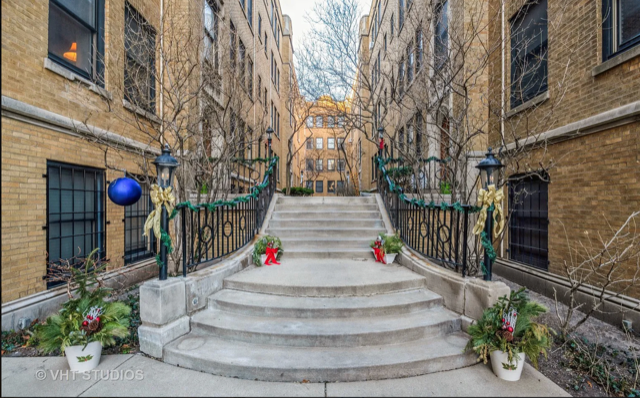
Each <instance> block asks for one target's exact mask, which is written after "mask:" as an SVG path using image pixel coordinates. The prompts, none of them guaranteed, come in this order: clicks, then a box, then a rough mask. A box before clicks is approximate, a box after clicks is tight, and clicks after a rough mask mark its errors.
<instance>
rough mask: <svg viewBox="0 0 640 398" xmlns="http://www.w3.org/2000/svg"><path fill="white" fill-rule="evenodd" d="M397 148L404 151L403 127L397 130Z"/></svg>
mask: <svg viewBox="0 0 640 398" xmlns="http://www.w3.org/2000/svg"><path fill="white" fill-rule="evenodd" d="M398 149H399V150H400V151H404V127H401V128H400V130H399V131H398Z"/></svg>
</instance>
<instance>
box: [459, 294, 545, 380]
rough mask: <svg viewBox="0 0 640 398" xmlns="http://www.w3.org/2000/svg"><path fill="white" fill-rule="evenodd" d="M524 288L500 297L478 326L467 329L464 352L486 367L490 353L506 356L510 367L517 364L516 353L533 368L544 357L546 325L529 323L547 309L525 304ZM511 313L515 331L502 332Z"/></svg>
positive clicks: (530, 302)
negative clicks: (539, 358) (476, 356)
mask: <svg viewBox="0 0 640 398" xmlns="http://www.w3.org/2000/svg"><path fill="white" fill-rule="evenodd" d="M524 290H525V288H521V289H520V290H518V291H515V292H511V294H510V297H509V298H507V296H504V297H500V298H499V299H498V302H497V303H496V304H495V305H494V306H493V307H491V308H488V309H486V310H485V311H484V313H483V314H482V318H481V319H480V320H479V321H478V323H474V324H472V325H470V326H469V330H468V333H469V335H470V336H471V340H470V341H469V343H468V344H467V347H466V350H473V351H475V352H476V353H477V354H478V360H481V359H482V360H483V361H484V363H485V364H486V363H487V357H488V355H490V354H491V352H493V351H496V350H500V351H503V352H506V353H507V354H508V357H509V362H510V363H514V362H515V363H517V361H518V356H517V354H519V353H524V354H526V355H527V356H528V357H529V359H530V360H531V362H532V363H533V365H534V366H535V367H536V368H537V367H538V357H539V356H540V354H543V355H544V356H545V358H546V357H547V348H549V347H550V346H551V335H550V332H549V329H548V328H547V326H546V325H542V324H539V323H535V322H533V319H534V318H536V317H537V316H539V315H540V314H542V313H545V312H546V311H547V309H546V308H545V307H543V306H541V305H540V304H538V303H535V302H532V301H530V300H529V297H527V295H526V294H525V293H524ZM510 310H511V311H515V312H516V314H517V320H516V322H515V327H514V328H511V329H512V331H510V330H505V329H504V328H503V325H504V323H505V322H504V319H505V318H507V314H508V313H509V312H510Z"/></svg>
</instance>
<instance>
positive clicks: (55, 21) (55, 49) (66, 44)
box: [49, 0, 93, 76]
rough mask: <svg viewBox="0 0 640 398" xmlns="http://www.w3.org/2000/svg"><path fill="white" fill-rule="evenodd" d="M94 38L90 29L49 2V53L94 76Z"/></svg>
mask: <svg viewBox="0 0 640 398" xmlns="http://www.w3.org/2000/svg"><path fill="white" fill-rule="evenodd" d="M82 1H85V0H82ZM92 40H93V32H91V30H90V29H88V28H86V27H85V26H83V25H82V24H80V22H78V21H77V20H76V19H75V18H73V17H72V16H71V15H69V14H67V13H66V12H64V11H63V10H62V9H61V8H60V7H58V6H57V5H55V4H54V3H52V2H50V3H49V53H51V54H53V55H55V56H57V57H58V58H60V59H61V60H63V61H64V62H65V63H67V64H69V65H72V66H74V67H76V68H78V69H80V70H81V71H82V72H84V73H85V74H86V75H88V76H92V66H91V65H92V64H93V48H92Z"/></svg>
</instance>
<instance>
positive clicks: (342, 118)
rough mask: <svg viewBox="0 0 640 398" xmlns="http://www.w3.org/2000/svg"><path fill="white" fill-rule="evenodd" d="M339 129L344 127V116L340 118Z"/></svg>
mask: <svg viewBox="0 0 640 398" xmlns="http://www.w3.org/2000/svg"><path fill="white" fill-rule="evenodd" d="M338 127H344V116H338Z"/></svg>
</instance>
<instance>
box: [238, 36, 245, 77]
mask: <svg viewBox="0 0 640 398" xmlns="http://www.w3.org/2000/svg"><path fill="white" fill-rule="evenodd" d="M238 47H239V49H240V51H239V52H240V85H241V86H242V88H245V87H246V86H245V81H244V79H245V75H246V73H245V69H244V68H245V67H246V58H247V48H246V47H245V46H244V43H243V42H242V40H240V41H239V45H238Z"/></svg>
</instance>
